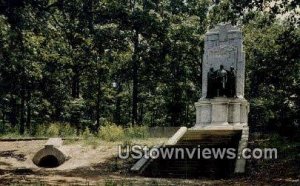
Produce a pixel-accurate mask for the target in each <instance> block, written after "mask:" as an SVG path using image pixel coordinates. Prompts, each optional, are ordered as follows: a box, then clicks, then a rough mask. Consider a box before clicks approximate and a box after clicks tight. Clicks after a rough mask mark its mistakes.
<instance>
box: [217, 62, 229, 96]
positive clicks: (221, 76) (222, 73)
mask: <svg viewBox="0 0 300 186" xmlns="http://www.w3.org/2000/svg"><path fill="white" fill-rule="evenodd" d="M226 83H227V71H226V70H225V69H224V66H223V65H220V69H219V70H218V71H217V87H216V88H217V96H225V90H226Z"/></svg>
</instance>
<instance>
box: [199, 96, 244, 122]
mask: <svg viewBox="0 0 300 186" xmlns="http://www.w3.org/2000/svg"><path fill="white" fill-rule="evenodd" d="M195 107H196V125H195V127H205V126H210V125H213V126H227V125H229V126H234V125H241V126H244V125H247V123H248V113H249V103H248V101H247V100H246V99H244V98H226V97H216V98H213V99H207V98H201V99H200V100H199V101H198V102H196V103H195Z"/></svg>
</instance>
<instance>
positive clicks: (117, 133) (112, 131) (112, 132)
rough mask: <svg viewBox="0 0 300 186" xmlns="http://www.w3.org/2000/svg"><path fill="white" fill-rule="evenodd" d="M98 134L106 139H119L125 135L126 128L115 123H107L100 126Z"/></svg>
mask: <svg viewBox="0 0 300 186" xmlns="http://www.w3.org/2000/svg"><path fill="white" fill-rule="evenodd" d="M98 135H99V137H100V138H101V139H103V140H105V141H118V140H122V139H124V137H125V133H124V129H123V128H122V127H121V126H117V125H116V124H114V123H105V125H104V126H101V127H100V130H99V134H98Z"/></svg>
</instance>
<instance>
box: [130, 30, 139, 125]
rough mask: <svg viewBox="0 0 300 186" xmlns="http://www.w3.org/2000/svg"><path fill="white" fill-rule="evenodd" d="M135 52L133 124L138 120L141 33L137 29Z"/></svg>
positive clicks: (133, 60) (133, 68) (133, 59)
mask: <svg viewBox="0 0 300 186" xmlns="http://www.w3.org/2000/svg"><path fill="white" fill-rule="evenodd" d="M133 40H134V41H133V43H134V53H133V57H132V63H133V64H132V115H131V124H132V125H135V124H136V123H137V120H138V110H137V109H138V48H139V34H138V32H137V31H135V35H134V38H133Z"/></svg>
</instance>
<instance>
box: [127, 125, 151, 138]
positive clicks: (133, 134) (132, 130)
mask: <svg viewBox="0 0 300 186" xmlns="http://www.w3.org/2000/svg"><path fill="white" fill-rule="evenodd" d="M149 135H150V134H149V128H148V127H147V126H136V127H129V128H127V129H126V137H129V138H146V137H149Z"/></svg>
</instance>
